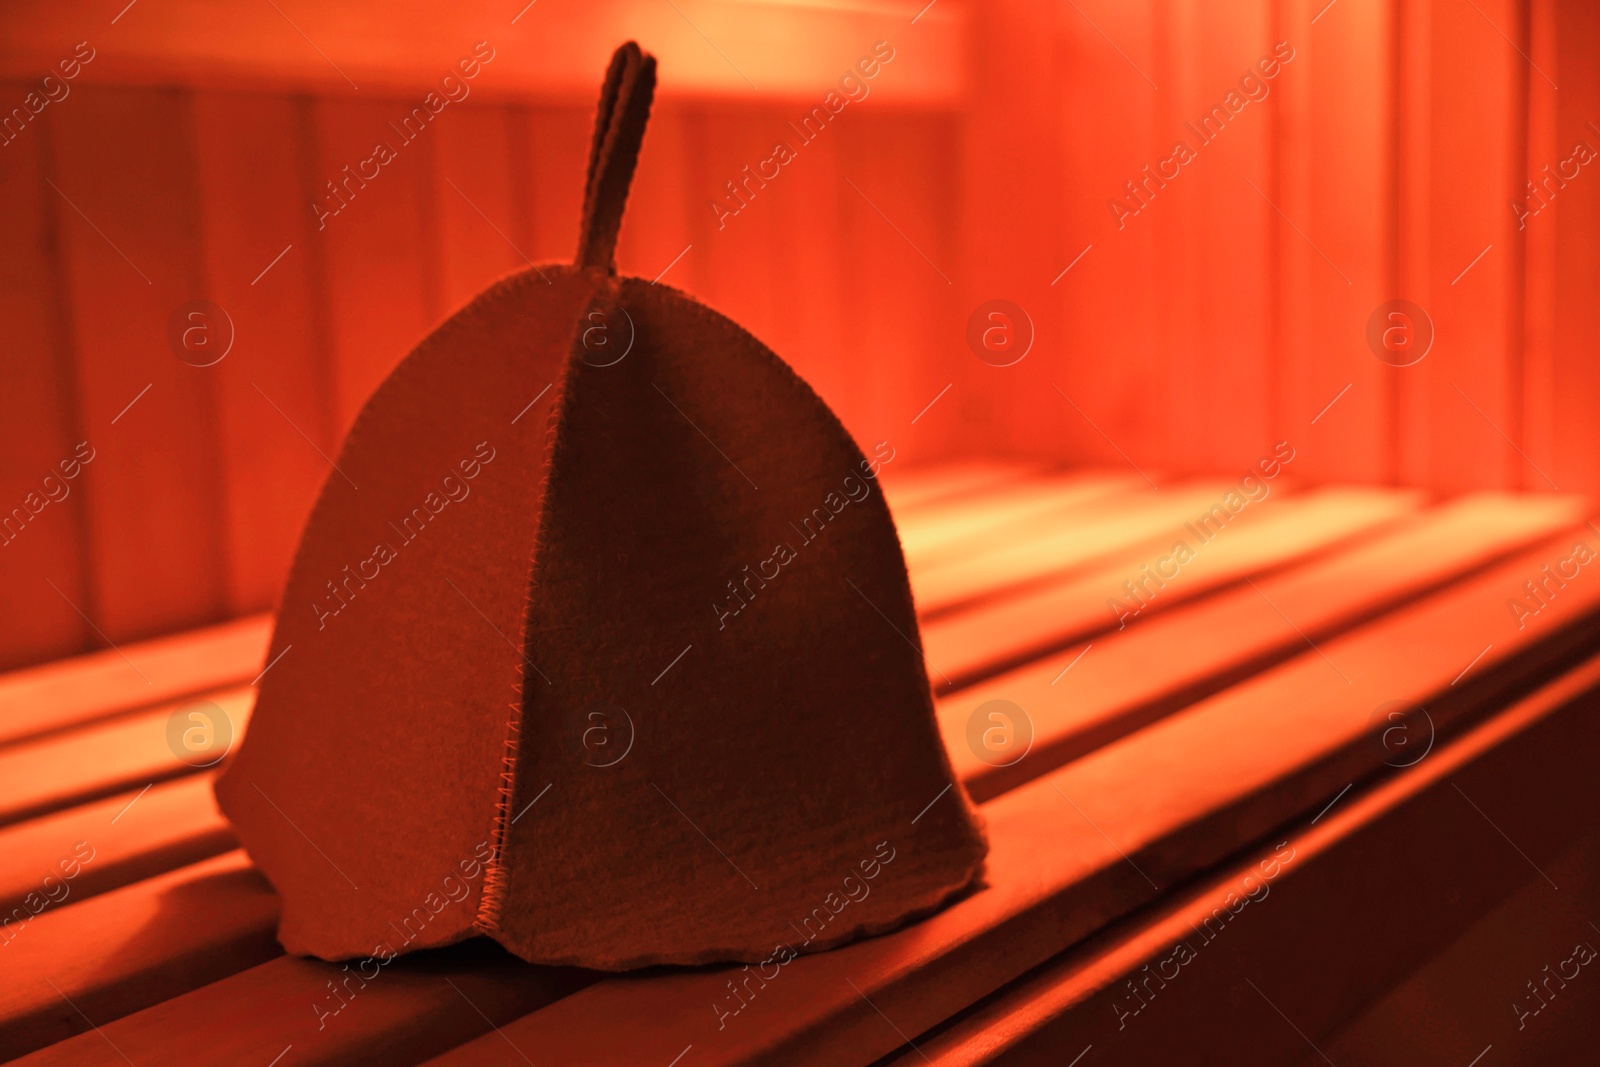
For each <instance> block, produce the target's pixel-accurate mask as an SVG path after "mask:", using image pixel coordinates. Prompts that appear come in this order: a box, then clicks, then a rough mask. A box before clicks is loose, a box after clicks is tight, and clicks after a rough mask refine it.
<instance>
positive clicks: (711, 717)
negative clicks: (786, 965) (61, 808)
mask: <svg viewBox="0 0 1600 1067" xmlns="http://www.w3.org/2000/svg"><path fill="white" fill-rule="evenodd" d="M654 86H655V61H654V59H653V58H651V57H650V56H648V55H645V54H643V53H642V52H641V51H640V50H639V48H638V47H637V46H636V45H634V44H632V43H629V44H627V45H625V46H624V47H623V48H621V49H620V50H618V52H617V53H616V55H615V57H614V58H613V59H612V63H611V67H610V70H609V71H608V72H607V75H606V80H605V85H604V88H603V90H602V93H601V97H600V109H599V118H598V121H597V122H596V125H595V134H594V142H593V149H592V153H591V156H590V161H589V173H588V186H587V192H586V195H585V199H584V211H583V220H582V226H581V234H580V239H579V244H578V255H577V260H576V262H575V263H574V264H572V265H571V266H567V265H564V264H563V265H552V266H543V267H536V268H533V269H530V270H528V271H526V272H523V273H519V274H515V275H512V276H510V277H508V278H506V279H504V280H502V281H501V282H499V283H497V284H495V285H494V286H492V287H490V288H489V289H488V290H487V291H486V292H484V293H482V294H481V295H479V296H478V297H477V298H475V299H474V300H473V301H472V302H471V303H470V304H468V305H467V306H466V307H464V308H463V309H461V310H460V311H459V312H457V313H456V314H455V315H453V316H451V317H450V319H449V320H447V321H446V322H445V323H444V324H443V325H442V326H440V327H439V328H438V329H437V330H435V331H434V332H433V334H432V335H430V336H429V337H428V338H426V339H425V340H424V341H423V342H422V343H421V344H419V345H418V346H417V348H416V349H415V350H414V351H413V352H411V353H410V354H409V355H408V356H407V357H406V358H405V360H404V361H403V362H401V363H400V365H399V366H398V367H396V368H395V370H394V372H393V373H392V374H390V375H389V377H388V379H387V380H385V381H384V382H383V383H382V384H381V385H380V386H379V387H378V389H377V391H376V392H375V393H374V394H373V396H372V398H371V399H370V400H369V401H368V402H367V405H366V407H365V408H364V409H363V410H362V412H361V413H360V416H359V417H358V418H357V419H356V422H355V424H354V426H353V428H352V429H351V431H350V434H349V436H348V438H347V440H346V441H345V442H344V445H343V447H342V448H341V450H340V452H339V455H338V459H337V463H336V468H337V469H336V471H334V472H332V473H330V475H329V477H328V479H327V481H326V484H325V485H324V486H323V489H322V492H321V495H320V497H319V498H318V500H317V503H316V507H315V509H314V510H313V512H312V515H311V518H310V520H309V521H308V523H307V525H306V528H305V531H304V533H303V534H302V537H301V541H300V546H299V550H298V552H297V555H296V557H295V561H294V566H293V568H292V572H291V574H290V576H289V580H288V584H287V587H286V590H285V592H284V597H283V602H282V605H281V607H280V609H279V612H278V617H277V625H276V629H275V632H274V634H273V638H272V644H271V648H270V649H269V652H268V661H269V663H270V664H271V666H270V668H269V669H268V670H267V672H266V674H265V675H264V677H263V678H262V679H261V681H260V692H259V697H258V700H257V703H256V708H255V711H254V714H253V716H252V721H251V723H250V725H249V730H248V732H247V735H246V736H245V738H244V739H243V742H242V743H241V745H240V747H239V749H238V751H237V752H236V753H235V754H234V756H233V759H232V761H231V763H230V764H229V765H228V767H227V769H226V771H225V773H224V774H223V776H222V777H221V779H220V780H219V781H218V783H217V787H216V791H217V798H218V801H219V803H220V804H221V806H222V809H223V811H224V812H225V813H226V814H227V816H228V817H229V818H230V819H231V820H232V822H233V824H234V827H235V828H236V830H237V832H238V835H239V837H240V839H241V840H242V841H243V843H244V846H245V847H246V848H247V849H248V850H249V852H250V855H251V856H252V857H253V858H254V860H255V862H256V864H257V865H258V866H259V868H260V869H261V870H262V872H264V873H265V875H266V877H267V878H268V879H269V880H270V881H271V882H272V884H273V885H274V886H275V887H276V889H277V890H278V893H279V895H280V897H281V900H282V913H281V920H280V925H279V931H278V936H279V940H280V941H282V943H283V945H284V947H285V948H286V949H288V950H289V951H290V952H293V953H298V954H303V955H312V956H319V957H322V958H325V959H347V958H352V957H365V956H371V955H376V956H379V957H384V956H386V955H390V954H398V953H401V952H405V951H409V950H413V949H418V948H425V947H432V946H439V945H446V944H450V943H452V942H456V941H460V940H462V939H465V938H468V937H472V936H476V935H487V936H489V937H491V938H493V939H495V940H496V941H498V942H500V944H502V945H504V946H505V947H506V948H507V949H509V950H510V951H511V952H513V953H515V954H516V955H518V956H520V957H522V958H523V959H525V960H529V961H532V962H537V963H549V964H574V965H579V966H584V967H592V968H601V969H607V970H618V969H624V968H631V967H638V966H643V965H647V964H657V963H678V964H697V963H709V962H716V961H746V962H750V961H757V960H765V959H769V958H771V957H772V956H773V954H774V951H775V949H777V948H778V947H779V946H787V947H788V948H790V949H791V950H792V951H796V952H798V951H807V950H815V949H823V948H828V947H831V946H834V945H838V944H842V943H844V942H846V941H849V940H851V939H854V938H857V937H860V936H862V935H865V934H872V933H877V932H881V931H885V930H888V929H890V928H892V927H894V926H896V925H898V924H901V923H903V922H905V921H907V920H908V919H910V918H913V917H915V916H918V915H920V914H925V913H927V912H929V911H931V910H933V909H934V908H937V907H938V906H940V905H941V904H942V903H944V902H946V901H947V900H949V899H950V898H951V897H952V895H954V894H956V893H959V892H960V891H962V890H963V889H965V888H967V887H969V886H971V885H972V884H973V883H974V881H975V880H976V879H977V878H978V877H979V876H980V872H981V869H982V863H983V857H984V853H985V850H986V844H985V841H984V837H983V834H982V831H981V830H980V828H979V825H978V823H977V820H976V816H975V813H974V811H973V809H972V807H971V806H970V803H969V801H968V799H967V797H966V794H965V793H964V791H963V790H962V788H961V786H960V784H959V783H956V782H955V781H954V779H953V777H952V772H951V768H950V763H949V760H948V757H947V756H946V754H945V751H944V748H943V745H942V743H941V740H940V735H939V732H938V729H937V727H936V725H935V719H934V714H933V706H932V700H931V697H930V693H929V686H928V681H927V677H926V674H925V667H924V665H923V663H922V661H921V658H920V657H919V655H918V653H917V652H916V650H915V648H914V647H913V645H912V642H913V641H915V639H916V637H917V622H916V617H915V614H914V613H913V609H912V601H911V593H910V589H909V586H908V582H907V578H906V569H905V562H904V559H903V557H902V555H901V552H900V545H899V541H898V538H897V536H896V534H895V529H894V524H893V522H892V520H891V519H890V516H889V511H888V509H887V507H886V506H885V505H884V501H883V496H882V494H881V493H880V492H879V491H878V489H877V483H876V481H875V476H876V473H877V469H878V465H879V464H878V460H876V459H874V458H869V457H867V456H866V455H864V454H863V453H862V451H861V450H860V449H859V448H858V447H857V446H856V445H855V443H854V442H853V441H852V440H851V438H850V437H849V435H848V434H847V433H846V432H845V430H844V429H843V427H842V426H840V424H839V422H838V420H837V419H836V418H835V417H834V415H833V413H832V412H830V411H829V410H828V408H827V406H826V405H825V404H823V402H822V401H821V400H820V399H818V398H817V396H816V395H815V394H814V393H813V392H812V391H811V390H810V389H809V388H808V387H807V386H806V385H805V383H804V382H802V381H801V380H800V379H799V378H797V377H796V376H795V374H794V373H793V372H792V371H791V370H790V369H789V367H788V366H787V365H785V364H784V363H783V362H782V361H781V360H780V359H778V357H777V356H775V355H774V354H773V353H772V352H770V351H768V350H767V349H766V348H765V347H763V346H762V345H761V343H760V342H758V341H757V340H755V338H753V337H751V336H750V335H749V334H748V333H746V332H745V331H744V330H742V329H741V328H740V327H739V326H737V325H736V324H734V323H733V322H730V321H729V320H728V319H725V318H723V317H722V316H720V315H718V314H717V313H716V312H714V311H711V310H710V309H709V308H706V307H704V306H703V305H701V304H699V303H696V302H695V301H694V300H692V299H690V298H689V297H687V296H685V295H684V294H682V293H679V292H675V291H673V290H671V289H669V288H667V287H666V286H662V285H655V284H652V283H651V282H648V281H644V280H641V279H638V278H625V277H618V276H617V274H616V271H615V267H614V265H613V247H614V245H615V241H616V237H617V231H618V227H619V225H620V223H621V218H622V208H623V203H624V201H625V199H626V196H627V192H628V186H629V183H630V181H631V180H632V176H633V170H634V162H635V160H636V158H637V154H638V149H639V145H640V141H641V139H642V137H643V134H644V127H645V121H646V119H647V117H648V115H649V110H650V101H651V98H652V94H653V91H654Z"/></svg>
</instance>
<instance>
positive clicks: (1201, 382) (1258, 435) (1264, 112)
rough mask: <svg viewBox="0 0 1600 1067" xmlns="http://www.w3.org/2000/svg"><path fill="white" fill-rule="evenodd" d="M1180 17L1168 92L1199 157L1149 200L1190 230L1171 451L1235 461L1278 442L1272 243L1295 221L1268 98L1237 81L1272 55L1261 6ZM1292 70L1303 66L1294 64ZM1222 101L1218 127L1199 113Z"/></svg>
mask: <svg viewBox="0 0 1600 1067" xmlns="http://www.w3.org/2000/svg"><path fill="white" fill-rule="evenodd" d="M1175 14H1176V18H1177V21H1176V24H1175V27H1174V33H1175V36H1176V39H1177V40H1179V41H1182V42H1185V47H1184V49H1183V52H1182V56H1181V59H1182V63H1181V66H1180V69H1179V71H1178V72H1177V73H1176V77H1174V78H1173V84H1172V85H1171V87H1170V89H1169V91H1171V92H1173V93H1174V94H1175V95H1176V97H1177V99H1178V101H1179V107H1180V109H1181V114H1182V115H1183V116H1184V119H1185V122H1186V123H1187V124H1188V125H1184V124H1180V126H1179V128H1178V129H1175V130H1174V131H1173V133H1174V135H1175V136H1179V137H1184V138H1185V139H1186V140H1188V141H1189V143H1190V144H1191V145H1193V146H1194V147H1195V150H1196V152H1197V154H1198V157H1199V158H1197V159H1196V160H1194V161H1193V162H1192V163H1190V164H1188V165H1187V166H1186V167H1184V168H1182V169H1181V170H1180V173H1179V176H1178V178H1177V179H1175V180H1173V181H1172V182H1171V183H1170V187H1169V188H1167V189H1163V190H1160V191H1159V192H1157V193H1156V194H1155V195H1154V198H1153V200H1152V201H1151V203H1150V206H1149V207H1148V208H1147V209H1146V210H1148V211H1151V212H1154V211H1159V210H1174V211H1175V212H1176V213H1177V214H1178V216H1179V217H1180V219H1181V223H1180V225H1181V227H1182V229H1181V233H1182V238H1181V241H1180V244H1179V248H1178V249H1177V250H1176V252H1177V255H1178V256H1179V257H1180V263H1181V264H1182V267H1181V269H1182V271H1183V286H1182V289H1183V294H1184V297H1185V307H1184V309H1183V314H1182V316H1181V317H1180V318H1179V319H1178V325H1179V328H1180V333H1179V336H1177V337H1175V338H1174V339H1173V345H1172V350H1173V354H1174V356H1175V357H1178V358H1182V357H1179V356H1178V353H1180V352H1187V353H1188V354H1189V355H1188V360H1187V362H1188V364H1189V368H1190V369H1189V374H1188V376H1187V381H1183V383H1182V389H1181V391H1176V390H1175V391H1173V392H1169V393H1168V396H1167V402H1168V405H1169V407H1168V412H1169V416H1170V418H1171V419H1172V420H1173V424H1174V425H1175V426H1176V427H1181V430H1180V434H1181V438H1180V439H1175V440H1174V441H1173V442H1172V447H1173V453H1174V455H1178V454H1182V453H1187V454H1188V455H1189V456H1190V457H1192V459H1191V460H1190V465H1197V466H1200V467H1202V468H1203V469H1207V470H1233V469H1237V468H1240V467H1245V466H1248V465H1249V464H1250V463H1251V462H1253V461H1254V460H1255V459H1256V458H1257V457H1258V456H1260V455H1261V453H1262V451H1263V448H1264V447H1266V446H1270V443H1271V442H1269V441H1268V440H1267V426H1268V424H1269V422H1270V418H1271V409H1270V398H1269V395H1268V393H1267V390H1266V386H1267V383H1268V381H1269V380H1270V379H1269V376H1268V371H1267V360H1266V348H1267V337H1266V334H1265V328H1266V325H1267V323H1268V317H1269V313H1270V305H1269V303H1268V299H1269V295H1270V286H1269V284H1268V275H1269V272H1270V263H1271V259H1270V247H1271V246H1270V241H1271V240H1272V237H1273V235H1276V234H1277V233H1278V232H1279V231H1280V230H1281V229H1282V228H1285V227H1289V226H1291V225H1295V224H1296V223H1295V222H1294V220H1286V219H1285V218H1283V217H1282V216H1281V215H1280V214H1279V209H1278V208H1276V207H1274V205H1273V204H1272V203H1269V200H1270V199H1271V197H1272V192H1271V190H1269V188H1268V186H1270V185H1271V184H1272V181H1271V166H1270V153H1269V151H1268V150H1269V148H1270V146H1271V143H1272V142H1271V134H1272V122H1271V115H1270V111H1271V109H1272V107H1273V104H1272V103H1271V101H1270V97H1268V98H1266V99H1263V100H1262V101H1260V102H1252V101H1250V99H1249V97H1248V96H1246V95H1245V90H1244V87H1243V86H1242V85H1241V84H1240V82H1241V80H1243V79H1244V78H1245V77H1246V76H1247V74H1248V72H1249V71H1250V70H1251V67H1252V65H1253V64H1254V63H1255V61H1256V60H1257V59H1258V58H1260V57H1261V56H1262V55H1264V54H1268V53H1270V42H1268V41H1267V39H1266V38H1267V34H1266V25H1265V19H1264V14H1265V10H1264V6H1263V5H1261V4H1249V5H1242V4H1234V5H1227V6H1225V7H1215V6H1213V5H1204V4H1199V3H1180V4H1177V5H1176V12H1175ZM1284 73H1285V74H1286V75H1288V74H1292V73H1294V71H1293V68H1292V64H1291V65H1290V67H1289V68H1288V69H1287V70H1286V71H1285V72H1284ZM1256 80H1257V81H1259V78H1257V79H1256ZM1219 107H1220V108H1222V115H1223V116H1224V117H1225V118H1226V122H1225V125H1223V126H1222V127H1221V129H1220V132H1217V133H1214V134H1213V133H1211V132H1210V131H1211V127H1210V126H1209V125H1204V124H1203V123H1202V118H1203V117H1204V116H1206V115H1212V116H1215V115H1216V111H1215V110H1214V109H1216V108H1219ZM1236 109H1237V110H1236ZM1215 121H1216V119H1215V118H1213V122H1215ZM1190 125H1192V126H1193V127H1195V128H1196V129H1201V130H1202V132H1203V133H1204V134H1205V135H1206V136H1207V137H1208V138H1210V139H1209V140H1206V141H1205V142H1204V144H1203V145H1201V144H1197V143H1196V141H1197V140H1199V139H1200V135H1198V134H1195V133H1194V132H1193V131H1191V130H1189V126H1190ZM1184 171H1187V172H1188V173H1184ZM1164 200H1165V201H1166V203H1163V201H1164ZM1298 225H1300V228H1301V229H1302V230H1303V231H1306V236H1307V237H1308V238H1309V239H1310V240H1311V241H1313V242H1315V241H1316V240H1318V239H1319V237H1320V236H1321V235H1320V234H1318V233H1315V232H1311V231H1309V230H1307V229H1306V227H1307V225H1308V224H1306V223H1304V222H1303V221H1302V222H1300V223H1299V224H1298ZM1291 232H1292V231H1291ZM1296 239H1298V237H1297V238H1296ZM1175 380H1177V379H1175Z"/></svg>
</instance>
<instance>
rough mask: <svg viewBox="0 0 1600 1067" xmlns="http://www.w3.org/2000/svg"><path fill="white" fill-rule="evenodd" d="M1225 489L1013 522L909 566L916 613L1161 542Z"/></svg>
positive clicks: (1216, 485)
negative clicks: (956, 551)
mask: <svg viewBox="0 0 1600 1067" xmlns="http://www.w3.org/2000/svg"><path fill="white" fill-rule="evenodd" d="M1228 490H1229V485H1228V484H1227V483H1225V482H1214V481H1196V482H1186V483H1184V484H1182V485H1179V486H1176V487H1173V488H1170V489H1165V490H1162V491H1161V492H1159V493H1155V492H1152V493H1135V494H1132V495H1129V496H1126V497H1116V498H1113V499H1110V500H1104V501H1101V502H1100V503H1098V504H1086V505H1084V506H1082V507H1081V508H1078V509H1075V512H1074V514H1073V517H1072V521H1070V522H1066V521H1063V520H1062V519H1060V518H1058V517H1055V516H1051V515H1045V516H1036V517H1035V518H1033V519H1031V520H1027V521H1023V522H1016V523H1012V524H1010V525H1009V526H1008V527H1007V528H1006V529H1005V530H1003V531H1000V532H999V533H997V534H996V536H995V542H994V543H993V544H991V545H988V546H986V547H982V548H979V547H978V546H971V547H972V550H971V551H970V552H969V553H968V554H967V555H965V556H963V557H962V558H960V559H952V560H947V561H946V562H943V563H939V564H935V565H933V566H930V567H924V568H920V569H918V570H916V571H913V572H912V574H911V591H912V593H913V594H914V595H915V597H916V602H917V612H918V614H919V615H923V616H926V617H928V618H930V619H931V618H934V617H937V616H938V615H940V614H943V613H945V612H950V611H956V610H959V609H961V608H963V607H966V606H968V605H970V604H972V603H974V602H976V601H978V600H980V599H983V598H989V597H996V596H1002V595H1005V594H1007V593H1010V592H1014V591H1016V590H1017V589H1018V588H1019V587H1021V586H1024V585H1026V584H1027V583H1030V582H1036V581H1039V580H1040V579H1045V578H1049V577H1051V576H1058V575H1062V574H1066V573H1070V572H1071V571H1072V570H1074V569H1077V568H1081V567H1083V566H1085V565H1086V564H1089V563H1092V562H1094V561H1095V560H1097V559H1098V558H1099V557H1100V556H1103V555H1105V554H1107V553H1110V552H1115V551H1117V550H1119V549H1125V548H1130V547H1132V546H1135V545H1139V544H1142V543H1143V542H1146V541H1152V540H1153V539H1154V540H1155V541H1156V542H1157V543H1159V542H1164V541H1167V540H1168V539H1169V538H1170V537H1173V536H1175V535H1176V534H1177V533H1178V531H1179V530H1181V529H1182V527H1183V524H1184V523H1185V522H1188V521H1189V520H1190V519H1193V518H1195V517H1196V516H1197V515H1198V514H1199V513H1200V512H1202V511H1203V510H1204V509H1205V508H1207V507H1210V506H1211V505H1212V504H1214V503H1216V502H1217V501H1218V500H1220V499H1221V498H1222V495H1223V494H1224V493H1226V492H1227V491H1228ZM1284 496H1285V495H1284V494H1275V495H1274V496H1273V497H1271V498H1269V499H1268V500H1266V501H1263V502H1262V503H1261V504H1260V505H1256V508H1255V510H1253V511H1246V512H1241V513H1240V519H1239V521H1240V522H1247V521H1251V520H1254V519H1256V518H1258V517H1259V516H1260V514H1261V513H1262V512H1263V511H1270V510H1272V508H1273V505H1274V503H1275V502H1276V501H1277V500H1279V499H1280V498H1284ZM1162 547H1163V548H1165V547H1170V546H1169V545H1163V546H1162ZM975 590H981V592H975Z"/></svg>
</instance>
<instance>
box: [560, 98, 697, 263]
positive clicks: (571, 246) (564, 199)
mask: <svg viewBox="0 0 1600 1067" xmlns="http://www.w3.org/2000/svg"><path fill="white" fill-rule="evenodd" d="M528 118H529V120H530V122H531V124H532V125H531V130H530V135H529V137H528V148H529V151H530V152H531V154H532V159H531V165H530V167H529V170H528V177H529V179H530V181H531V183H532V184H531V189H532V193H531V197H530V199H531V200H532V202H533V249H531V250H529V253H528V254H529V255H531V256H532V257H533V259H534V262H536V263H543V262H546V261H555V262H560V263H571V262H572V256H573V253H574V251H575V250H576V248H577V247H578V220H579V218H580V217H581V216H582V214H583V181H584V172H585V168H586V166H587V162H588V159H589V139H590V128H591V127H592V126H593V124H594V105H593V104H592V103H591V102H588V101H585V102H584V103H581V104H580V103H576V102H561V101H553V102H547V101H537V102H535V103H534V104H533V106H532V107H531V108H530V109H529V115H528ZM679 284H681V281H680V283H679Z"/></svg>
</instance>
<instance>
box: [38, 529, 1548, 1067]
mask: <svg viewBox="0 0 1600 1067" xmlns="http://www.w3.org/2000/svg"><path fill="white" fill-rule="evenodd" d="M1243 533H1245V531H1243V530H1240V534H1243ZM1552 558H1554V557H1552ZM1534 571H1536V568H1534ZM1530 574H1531V573H1530ZM1557 614H1558V613H1557ZM1557 614H1550V616H1549V617H1550V619H1552V621H1554V619H1557ZM1154 622H1155V621H1152V622H1150V625H1154ZM1557 624H1558V622H1557ZM1493 659H1498V657H1490V659H1486V661H1485V662H1490V661H1493ZM162 744H163V745H165V739H163V741H162ZM950 744H952V747H955V745H957V744H962V742H960V741H958V739H952V741H950ZM1067 769H1070V768H1067ZM195 781H198V779H195ZM141 803H142V801H141ZM131 888H136V886H131ZM62 913H67V912H62ZM269 925H270V921H269ZM197 992H200V990H197ZM179 1000H184V998H179ZM141 1014H142V1013H141ZM330 1062H331V1061H330Z"/></svg>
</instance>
